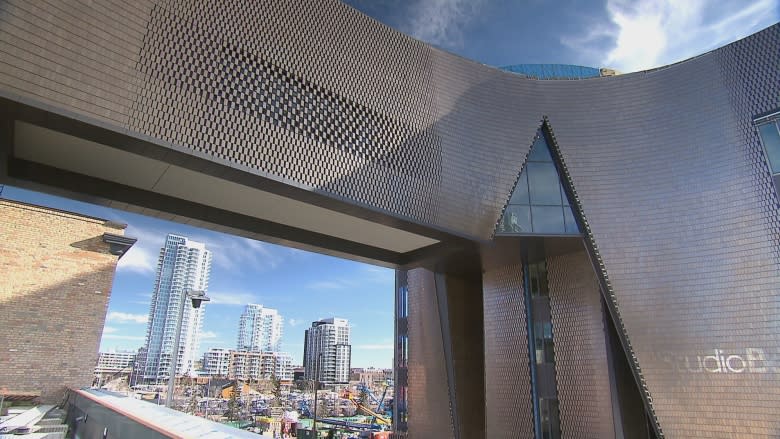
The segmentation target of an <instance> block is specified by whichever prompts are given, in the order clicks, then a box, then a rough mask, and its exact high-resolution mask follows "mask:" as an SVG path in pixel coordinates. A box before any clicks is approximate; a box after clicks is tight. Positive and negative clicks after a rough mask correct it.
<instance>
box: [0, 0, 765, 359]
mask: <svg viewBox="0 0 780 439" xmlns="http://www.w3.org/2000/svg"><path fill="white" fill-rule="evenodd" d="M347 3H349V4H350V5H352V6H354V7H356V8H357V9H359V10H361V11H362V12H364V13H366V14H368V15H370V16H372V17H373V18H375V19H377V20H379V21H382V22H384V23H385V24H387V25H389V26H392V27H394V28H396V29H398V30H400V31H402V32H405V33H407V34H409V35H412V36H414V37H416V38H419V39H422V40H424V41H426V42H429V43H431V44H434V45H436V46H438V47H440V48H442V49H444V50H447V51H449V52H453V53H456V54H459V55H461V56H464V57H466V58H470V59H474V60H476V61H479V62H482V63H485V64H489V65H496V66H501V65H509V64H519V63H567V64H581V65H586V66H592V67H611V68H615V69H617V70H619V71H621V72H624V73H627V72H632V71H638V70H643V69H648V68H653V67H657V66H660V65H664V64H669V63H673V62H677V61H681V60H684V59H687V58H689V57H691V56H695V55H698V54H700V53H702V52H705V51H708V50H711V49H714V48H716V47H719V46H722V45H724V44H727V43H729V42H731V41H734V40H737V39H739V38H742V37H745V36H747V35H749V34H751V33H754V32H756V31H758V30H760V29H763V28H765V27H767V26H769V25H771V24H773V23H775V22H777V21H778V20H779V19H780V6H779V5H778V0H758V1H752V2H751V1H742V0H707V1H704V0H680V1H662V0H643V1H641V2H627V1H619V0H608V1H591V0H557V1H545V0H526V1H517V0H515V1H512V0H417V1H392V0H350V1H348V2H347ZM2 196H3V197H5V198H12V199H19V200H24V201H28V202H32V203H37V204H42V205H47V206H52V207H57V208H60V209H66V210H71V211H75V212H80V213H84V214H87V215H93V216H98V217H102V218H106V219H111V220H116V221H120V222H123V223H126V224H128V228H127V230H126V232H125V234H126V235H127V236H132V237H136V238H138V242H137V243H136V245H135V246H134V247H133V248H132V249H131V250H130V252H128V253H127V254H126V255H125V256H124V257H123V258H122V260H121V261H120V264H119V266H118V270H117V275H116V278H115V280H114V288H113V292H112V296H111V302H110V304H109V313H108V316H107V320H106V328H105V331H104V333H103V340H102V343H101V349H102V350H108V349H136V348H138V347H140V346H141V345H142V344H143V338H144V334H145V330H146V318H147V314H148V311H149V300H150V297H151V292H152V288H153V283H154V267H155V265H156V260H157V254H158V252H159V249H160V246H161V245H162V243H163V241H164V239H165V235H166V234H167V233H178V234H182V235H185V236H188V237H190V238H192V239H194V240H196V241H202V242H205V243H206V245H207V247H208V248H209V249H210V250H212V252H213V254H214V262H213V267H212V275H211V284H210V288H209V295H210V296H211V297H212V299H213V302H211V303H210V304H208V305H207V309H206V313H205V321H204V336H203V339H202V343H201V350H205V349H208V348H212V347H233V346H234V345H235V342H236V333H237V330H238V328H237V319H238V316H239V315H240V313H241V311H242V307H243V305H245V304H246V303H250V302H251V303H260V304H263V305H265V306H268V307H271V308H277V309H279V311H280V312H281V314H282V315H283V316H284V317H285V325H284V337H283V349H284V350H286V351H288V352H290V353H291V354H292V355H293V358H294V360H295V362H296V363H298V364H300V362H301V356H302V351H303V347H302V346H303V331H304V329H305V327H306V326H308V325H309V324H310V323H311V322H312V321H313V320H317V319H319V318H324V317H332V316H336V317H343V318H347V319H349V321H350V323H351V325H352V326H353V331H352V343H353V361H352V364H353V366H355V367H366V366H376V367H390V366H391V364H392V355H393V353H392V337H393V315H392V310H393V283H394V281H393V279H394V278H393V272H392V271H391V270H388V269H383V268H378V267H373V266H369V265H365V264H360V263H356V262H351V261H346V260H340V259H337V258H332V257H328V256H323V255H318V254H314V253H308V252H303V251H299V250H293V249H289V248H285V247H279V246H276V245H272V244H268V243H263V242H258V241H252V240H247V239H243V238H238V237H234V236H229V235H224V234H221V233H215V232H210V231H207V230H203V229H198V228H193V227H190V226H186V225H182V224H177V223H172V222H167V221H161V220H157V219H153V218H147V217H144V216H140V215H136V214H132V213H128V212H123V211H116V210H113V209H108V208H104V207H101V206H95V205H90V204H86V203H81V202H76V201H71V200H66V199H63V198H58V197H53V196H49V195H43V194H38V193H35V192H30V191H25V190H21V189H17V188H13V187H8V186H6V187H5V189H4V190H3V192H2Z"/></svg>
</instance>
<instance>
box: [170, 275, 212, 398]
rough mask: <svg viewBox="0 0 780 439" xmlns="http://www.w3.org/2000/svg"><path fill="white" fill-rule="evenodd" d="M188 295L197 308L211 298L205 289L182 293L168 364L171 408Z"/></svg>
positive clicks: (193, 305)
mask: <svg viewBox="0 0 780 439" xmlns="http://www.w3.org/2000/svg"><path fill="white" fill-rule="evenodd" d="M187 296H189V297H190V299H192V307H193V308H195V309H198V308H200V304H201V303H203V302H208V301H210V300H211V299H210V298H209V297H208V296H207V295H206V292H205V291H195V290H192V291H191V290H184V291H182V293H181V301H180V303H181V310H180V312H179V318H178V320H177V322H176V332H175V333H174V338H173V351H172V352H171V364H170V366H168V395H167V396H166V397H165V406H166V407H168V408H170V407H171V404H172V403H173V388H174V385H175V383H176V364H177V363H178V362H179V339H180V338H181V322H182V320H184V306H185V303H186V301H187Z"/></svg>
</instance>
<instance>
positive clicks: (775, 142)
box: [758, 122, 780, 172]
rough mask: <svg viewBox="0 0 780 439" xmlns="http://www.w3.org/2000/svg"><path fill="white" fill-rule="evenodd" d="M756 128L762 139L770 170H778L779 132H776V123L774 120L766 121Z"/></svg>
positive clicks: (779, 167)
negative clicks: (771, 121)
mask: <svg viewBox="0 0 780 439" xmlns="http://www.w3.org/2000/svg"><path fill="white" fill-rule="evenodd" d="M758 130H759V132H760V133H761V139H762V140H763V141H764V147H765V148H766V153H767V155H768V156H769V164H770V165H771V166H772V172H780V133H778V132H777V125H776V124H775V123H774V122H773V123H767V124H764V125H761V126H760V127H758Z"/></svg>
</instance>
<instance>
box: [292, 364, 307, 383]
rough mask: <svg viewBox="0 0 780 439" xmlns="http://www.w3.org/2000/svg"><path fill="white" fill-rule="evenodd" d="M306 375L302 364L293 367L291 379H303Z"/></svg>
mask: <svg viewBox="0 0 780 439" xmlns="http://www.w3.org/2000/svg"><path fill="white" fill-rule="evenodd" d="M305 376H306V369H305V368H304V367H303V366H295V367H293V381H298V380H302V379H304V377H305Z"/></svg>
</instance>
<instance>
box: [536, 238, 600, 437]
mask: <svg viewBox="0 0 780 439" xmlns="http://www.w3.org/2000/svg"><path fill="white" fill-rule="evenodd" d="M547 279H548V282H549V288H550V315H551V317H552V324H553V339H554V341H555V376H556V380H557V389H558V401H559V406H560V420H561V434H562V437H563V438H564V439H573V438H593V439H600V438H609V437H614V436H615V429H614V423H613V420H612V401H611V395H610V385H609V365H608V363H607V347H606V339H605V333H604V319H603V317H604V316H603V315H602V312H601V295H600V293H599V286H598V279H597V278H596V275H595V273H594V272H593V268H592V267H591V265H590V261H589V260H588V256H587V255H586V254H585V252H584V251H580V252H576V253H570V254H566V255H562V256H551V257H548V258H547Z"/></svg>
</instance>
